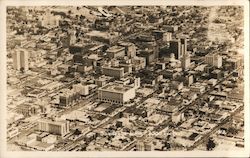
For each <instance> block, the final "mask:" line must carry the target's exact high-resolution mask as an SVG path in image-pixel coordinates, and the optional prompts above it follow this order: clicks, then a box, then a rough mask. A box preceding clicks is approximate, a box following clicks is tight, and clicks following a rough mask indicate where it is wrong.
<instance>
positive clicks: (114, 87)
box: [100, 83, 133, 93]
mask: <svg viewBox="0 0 250 158" xmlns="http://www.w3.org/2000/svg"><path fill="white" fill-rule="evenodd" d="M131 88H133V87H131V86H128V85H122V84H118V83H110V84H107V85H105V86H103V87H101V88H100V90H104V91H111V92H115V93H124V92H127V91H128V90H130V89H131Z"/></svg>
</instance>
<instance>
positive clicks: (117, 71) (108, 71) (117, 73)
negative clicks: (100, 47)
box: [102, 66, 124, 78]
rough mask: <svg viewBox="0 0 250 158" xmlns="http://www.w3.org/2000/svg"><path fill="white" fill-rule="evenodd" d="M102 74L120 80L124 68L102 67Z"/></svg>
mask: <svg viewBox="0 0 250 158" xmlns="http://www.w3.org/2000/svg"><path fill="white" fill-rule="evenodd" d="M102 71H103V74H104V75H106V76H111V77H115V78H121V77H123V76H124V68H123V67H106V66H105V67H103V68H102Z"/></svg>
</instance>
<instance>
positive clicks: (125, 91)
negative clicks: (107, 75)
mask: <svg viewBox="0 0 250 158" xmlns="http://www.w3.org/2000/svg"><path fill="white" fill-rule="evenodd" d="M134 97H135V88H134V87H133V86H128V85H122V84H118V83H110V84H107V85H105V86H103V87H101V88H99V89H98V98H99V99H100V100H101V101H104V102H110V103H116V104H124V103H126V102H128V101H129V100H130V99H133V98H134Z"/></svg>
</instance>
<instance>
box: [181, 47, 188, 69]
mask: <svg viewBox="0 0 250 158" xmlns="http://www.w3.org/2000/svg"><path fill="white" fill-rule="evenodd" d="M189 66H190V54H189V52H188V51H186V52H185V54H184V55H183V57H182V58H181V67H182V70H187V69H188V68H189Z"/></svg>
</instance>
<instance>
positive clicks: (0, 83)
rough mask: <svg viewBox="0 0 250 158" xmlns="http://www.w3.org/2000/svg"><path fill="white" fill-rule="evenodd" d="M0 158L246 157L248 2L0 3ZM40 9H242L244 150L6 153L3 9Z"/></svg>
mask: <svg viewBox="0 0 250 158" xmlns="http://www.w3.org/2000/svg"><path fill="white" fill-rule="evenodd" d="M0 5H1V7H0V9H1V10H0V17H1V21H0V24H1V25H0V28H1V29H0V30H1V31H0V35H1V36H0V50H1V53H0V61H1V62H0V73H1V74H0V77H1V78H0V92H1V95H0V103H1V104H0V106H1V115H0V117H1V124H0V125H1V128H0V129H1V131H0V136H1V137H0V142H1V143H0V147H1V150H0V157H3V158H11V157H13V158H19V157H20V158H22V157H23V158H30V157H36V158H40V157H41V158H47V157H61V158H64V157H75V158H76V157H169V156H171V157H208V156H209V157H249V156H250V153H249V149H250V146H249V142H250V140H249V135H250V134H249V112H250V111H249V110H250V109H249V102H250V100H249V1H248V0H235V1H234V0H175V1H170V0H154V1H146V0H109V1H105V0H98V1H97V0H83V1H80V0H39V1H35V0H33V1H31V0H2V1H1V0H0ZM40 5H45V6H46V5H71V6H76V5H92V6H93V5H95V6H100V5H118V6H119V5H203V6H214V5H243V6H244V17H245V18H244V46H245V47H244V53H245V54H244V66H245V67H244V80H245V82H244V84H245V85H244V87H245V90H244V91H245V92H244V94H245V97H244V99H245V150H244V151H243V152H234V151H220V152H213V151H210V152H207V151H198V152H197V151H189V152H184V151H170V152H155V151H152V152H150V151H149V152H132V151H131V152H130V151H128V152H120V151H117V152H10V151H7V149H6V142H7V140H6V120H5V118H6V106H5V105H6V104H7V102H6V89H7V88H6V83H7V82H6V18H5V17H6V6H40Z"/></svg>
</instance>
